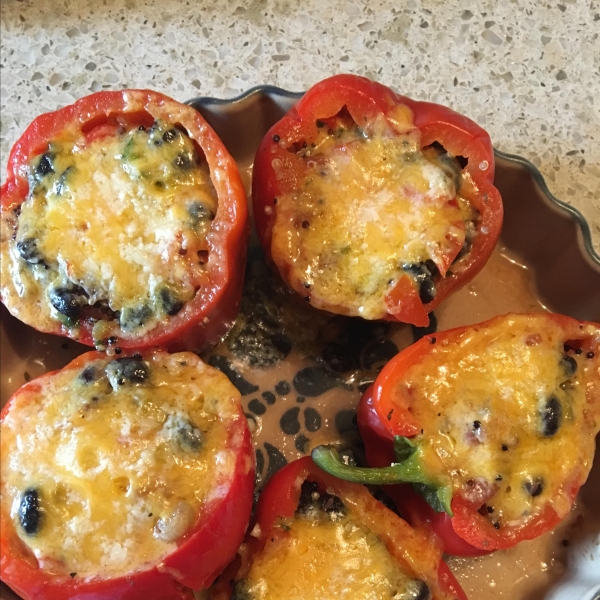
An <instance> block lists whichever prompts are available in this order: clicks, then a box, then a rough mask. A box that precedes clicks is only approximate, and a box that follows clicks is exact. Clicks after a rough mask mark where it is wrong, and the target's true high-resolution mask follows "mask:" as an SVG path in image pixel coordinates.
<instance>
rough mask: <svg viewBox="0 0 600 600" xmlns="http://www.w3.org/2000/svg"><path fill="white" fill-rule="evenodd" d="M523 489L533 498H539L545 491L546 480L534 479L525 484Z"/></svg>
mask: <svg viewBox="0 0 600 600" xmlns="http://www.w3.org/2000/svg"><path fill="white" fill-rule="evenodd" d="M523 489H524V490H525V491H526V492H527V493H528V494H529V495H530V496H532V497H533V498H535V497H536V496H539V495H540V494H541V493H542V492H543V491H544V480H543V479H542V478H541V477H534V478H533V479H529V480H528V481H526V482H525V483H524V484H523Z"/></svg>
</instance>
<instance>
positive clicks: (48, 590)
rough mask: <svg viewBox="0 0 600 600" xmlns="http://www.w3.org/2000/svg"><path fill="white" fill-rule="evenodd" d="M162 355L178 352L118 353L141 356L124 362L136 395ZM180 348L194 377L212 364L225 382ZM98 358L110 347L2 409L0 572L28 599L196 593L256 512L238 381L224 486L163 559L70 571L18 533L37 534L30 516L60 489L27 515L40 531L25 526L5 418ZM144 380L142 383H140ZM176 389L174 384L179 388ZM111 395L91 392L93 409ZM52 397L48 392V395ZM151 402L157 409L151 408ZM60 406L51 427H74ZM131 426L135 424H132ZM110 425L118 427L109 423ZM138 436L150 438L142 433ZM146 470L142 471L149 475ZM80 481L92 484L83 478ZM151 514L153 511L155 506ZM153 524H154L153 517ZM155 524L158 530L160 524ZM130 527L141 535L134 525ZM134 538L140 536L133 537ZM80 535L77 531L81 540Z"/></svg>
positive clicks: (229, 413)
mask: <svg viewBox="0 0 600 600" xmlns="http://www.w3.org/2000/svg"><path fill="white" fill-rule="evenodd" d="M162 356H173V355H165V354H164V353H162V352H160V351H146V352H144V353H143V354H133V355H132V354H129V355H126V354H125V353H124V354H122V355H120V356H119V357H115V358H118V359H119V360H121V359H122V358H124V357H125V358H126V361H127V358H133V359H134V360H135V361H137V362H135V363H127V362H126V363H125V366H124V367H123V368H124V371H123V372H124V373H125V374H124V377H126V378H130V381H133V382H134V384H129V383H125V384H124V385H133V388H132V389H133V392H132V393H133V396H132V397H136V398H138V400H139V398H140V396H135V394H138V393H140V392H139V390H140V388H139V387H138V386H137V383H136V382H138V383H139V382H141V381H142V380H143V378H144V377H150V376H151V375H148V373H151V370H152V368H153V362H152V361H153V360H154V359H157V360H159V361H160V360H161V357H162ZM175 356H177V360H178V361H184V362H185V363H186V364H187V365H188V366H197V368H198V370H197V371H195V372H196V373H197V374H196V375H194V376H195V377H196V380H195V381H198V380H200V381H201V380H202V378H203V377H205V378H206V375H205V373H206V371H205V370H204V369H208V370H209V371H210V373H211V377H212V379H211V381H213V382H214V381H215V379H214V377H215V376H216V377H217V381H220V383H219V385H225V378H224V376H222V375H221V374H220V373H217V372H214V370H213V369H212V368H211V367H206V366H205V365H203V363H202V362H201V361H200V359H198V357H197V356H196V355H194V354H192V353H180V354H178V355H175ZM98 360H101V361H104V362H106V363H108V361H109V360H110V359H107V357H106V354H103V353H99V352H88V353H86V354H83V355H81V356H79V357H78V358H76V359H75V360H73V361H72V362H71V363H69V364H68V365H67V366H66V367H64V368H63V369H61V370H60V371H54V372H51V373H47V374H45V375H43V376H41V377H38V378H37V379H34V380H32V381H30V382H29V383H27V384H25V385H24V386H23V387H22V388H20V390H18V391H17V392H16V393H15V394H14V395H13V396H12V397H11V399H10V400H9V401H8V403H7V404H6V406H5V407H4V409H3V410H2V413H1V414H0V427H1V429H2V435H3V437H2V464H3V470H2V479H1V482H0V486H1V487H0V490H1V497H2V498H3V500H2V504H1V507H0V524H1V534H0V579H1V580H2V581H3V582H5V583H6V584H7V585H8V586H9V587H11V588H12V589H13V590H14V591H15V592H16V593H17V594H19V595H20V596H21V597H22V598H23V599H24V600H84V599H85V600H101V599H106V598H110V599H111V600H139V599H140V598H144V599H146V600H193V598H194V596H193V594H192V592H191V589H190V588H192V589H204V588H207V587H208V586H210V585H211V584H212V582H213V581H214V580H215V578H216V577H217V576H218V575H219V574H220V573H221V572H222V570H223V568H224V567H225V566H226V565H227V564H228V563H229V562H230V561H231V559H232V557H233V556H234V555H235V552H236V551H237V549H238V548H239V545H240V543H241V542H242V540H243V537H244V532H245V531H246V528H247V525H248V520H249V518H250V511H251V507H252V500H253V494H254V476H255V472H254V451H253V449H252V442H251V436H250V432H249V429H248V424H247V421H246V418H245V416H244V413H243V410H242V407H241V405H240V403H239V400H238V401H237V408H236V404H235V403H236V397H237V398H238V399H239V394H236V392H235V390H234V389H233V387H232V386H231V397H227V398H226V399H225V402H230V403H231V404H228V408H227V410H226V411H221V413H222V417H221V419H222V422H223V424H224V427H225V429H224V433H225V435H226V438H225V440H224V445H223V447H222V451H220V456H219V457H215V463H216V464H226V463H224V462H223V461H229V467H230V468H231V472H230V473H228V474H227V475H224V476H222V475H220V474H219V475H215V481H214V482H213V485H217V484H218V485H219V486H220V489H219V492H218V493H213V492H212V491H211V492H210V494H208V495H206V496H205V499H204V501H203V504H202V505H201V509H200V513H199V516H197V517H196V519H197V521H196V523H195V524H193V525H191V527H190V528H189V529H188V531H187V532H186V531H185V530H184V532H183V533H181V534H179V533H178V534H177V536H179V537H177V539H176V540H175V541H173V542H170V543H172V544H174V545H175V548H174V549H173V550H172V551H170V553H168V554H167V555H166V556H164V557H163V558H162V559H161V560H160V562H158V564H152V563H151V562H150V564H148V563H146V564H143V563H142V567H141V568H138V569H133V570H132V571H131V572H127V573H126V574H124V575H119V576H114V577H111V576H105V574H104V573H103V568H102V566H100V565H99V566H98V572H97V575H92V576H85V577H84V576H77V573H71V574H65V572H64V570H65V567H64V566H60V569H58V568H54V567H53V561H54V562H57V563H58V562H59V560H60V555H57V557H54V558H53V557H51V558H50V559H48V560H44V561H42V560H41V559H40V560H39V561H38V559H37V558H36V556H35V555H34V553H33V551H32V549H31V548H30V547H29V546H28V545H27V544H26V540H27V535H24V534H23V532H21V535H19V533H18V531H17V528H22V529H23V530H24V531H25V533H26V534H30V533H32V534H34V535H35V534H36V533H37V531H36V530H35V529H36V528H38V527H39V525H37V524H36V522H33V521H31V519H33V518H35V519H36V520H37V522H41V523H42V524H43V523H44V519H45V518H46V517H45V516H44V515H45V514H46V513H47V511H48V509H49V508H51V507H50V506H49V505H48V502H52V501H53V500H51V498H54V496H53V495H52V494H53V492H51V491H48V490H46V491H43V492H42V493H41V494H40V496H39V498H42V499H43V498H45V499H46V500H43V501H42V500H40V501H39V502H40V504H39V506H36V507H35V513H36V514H34V515H33V517H29V516H28V518H29V519H30V523H31V522H33V524H34V531H29V530H28V529H26V527H27V526H28V523H27V522H24V521H23V520H22V517H21V515H22V505H23V500H22V499H21V501H20V504H19V510H18V511H17V513H15V511H14V502H12V501H11V499H10V497H9V496H11V495H12V496H14V490H12V491H11V490H9V489H8V488H7V487H6V486H7V483H6V481H7V480H6V478H7V477H8V473H9V470H10V467H9V466H8V465H9V461H10V455H11V452H12V446H9V445H8V444H9V442H8V441H7V439H8V438H7V435H5V434H7V432H8V429H7V428H11V427H12V426H11V425H7V424H6V422H7V420H8V419H11V418H14V415H15V413H18V411H19V406H20V407H21V410H23V409H26V408H27V406H28V405H29V404H30V402H32V401H34V400H33V399H35V398H36V397H37V396H39V394H40V392H41V390H42V389H44V388H45V386H47V385H49V384H51V383H52V381H53V380H54V378H55V377H57V376H59V375H63V374H67V375H69V374H70V373H73V377H74V378H75V377H77V378H79V379H78V381H81V380H82V378H84V377H86V375H85V373H86V366H87V367H88V369H87V370H88V371H91V369H93V367H91V366H90V363H92V362H93V361H98ZM96 364H97V363H96ZM102 364H104V363H102ZM121 364H122V363H121ZM159 364H160V363H159ZM132 365H133V366H132ZM140 365H141V370H140ZM144 365H147V369H148V371H145V369H146V367H144ZM167 368H169V369H172V368H173V367H172V363H169V365H168V367H167ZM186 368H187V367H186ZM92 372H93V371H92ZM96 372H97V371H96ZM107 373H108V371H107ZM144 373H146V375H145V374H144ZM109 377H110V376H109ZM160 377H162V375H161V376H160ZM205 380H206V379H205ZM123 381H124V380H121V381H119V385H121V384H123ZM226 384H227V385H229V382H226ZM89 385H95V386H96V387H98V386H99V385H100V384H97V383H95V382H94V381H92V382H91V383H89ZM139 385H143V384H142V383H140V384H139ZM159 385H162V386H164V383H159ZM178 385H179V384H178ZM194 385H197V384H194ZM86 389H87V388H86ZM175 389H176V388H173V390H175ZM53 393H56V392H53ZM82 393H83V392H82ZM91 393H92V394H96V393H98V392H97V391H94V390H92V391H91ZM173 393H174V392H173ZM86 398H87V400H88V401H89V397H88V396H85V398H84V396H81V398H80V397H79V396H78V400H81V403H82V405H83V404H85V401H86ZM107 398H109V397H106V396H100V397H99V398H93V397H92V398H91V400H92V401H95V402H96V404H95V406H94V407H93V408H92V410H102V406H103V402H105V401H107V402H108V401H109V400H108V399H107ZM215 398H217V396H215ZM46 400H49V399H48V398H46ZM92 404H94V402H92ZM229 406H231V408H229ZM88 408H89V407H88ZM149 410H155V409H152V408H150V409H149ZM161 410H162V409H161ZM211 410H212V409H211ZM142 412H143V408H140V413H142ZM221 413H220V414H221ZM57 414H58V418H59V419H62V420H61V422H60V423H51V425H52V426H53V427H56V428H58V429H60V428H61V427H67V428H68V427H69V426H71V427H73V425H74V423H73V422H70V421H73V419H71V418H70V417H68V416H65V415H66V413H65V412H64V411H63V412H61V410H60V409H59V410H58V412H57ZM81 414H82V415H85V414H86V413H85V408H82V409H81ZM177 414H178V413H177ZM76 416H77V417H78V416H79V415H78V414H77V415H76ZM154 416H155V413H151V412H148V413H147V414H146V415H145V416H143V415H142V414H140V417H139V423H138V425H139V426H141V427H142V428H143V426H144V425H143V422H144V419H146V423H147V422H148V420H149V419H150V417H154ZM82 418H83V417H82ZM165 418H166V417H165ZM75 425H76V424H75ZM104 426H105V427H107V428H110V423H107V424H104ZM177 427H181V425H179V424H178V425H177ZM133 429H134V428H133V427H132V431H133ZM120 431H121V436H127V435H128V434H126V433H123V432H122V430H120ZM178 431H181V430H178ZM192 431H193V430H192ZM110 433H112V432H110V431H109V434H110ZM187 433H189V432H184V435H187ZM142 435H143V434H142ZM199 435H200V436H203V435H204V433H202V432H201V433H200V434H199ZM127 439H128V438H127V437H126V441H123V442H122V441H121V439H120V438H119V439H118V441H117V442H115V443H119V444H120V443H124V444H129V443H130V441H127ZM178 439H179V438H178ZM190 439H191V442H190V443H193V442H194V440H193V439H192V438H191V437H189V436H188V437H186V438H185V439H184V442H185V441H186V440H188V441H189V440H190ZM200 439H203V438H200ZM131 443H132V444H133V446H135V444H137V443H138V442H137V441H136V440H133V441H132V442H131ZM140 443H142V444H146V442H145V441H144V440H143V439H142V440H141V442H140ZM200 443H203V442H200ZM201 447H202V446H200V448H201ZM218 447H220V446H218ZM193 450H197V447H195V448H193ZM225 451H227V454H225ZM152 452H154V450H152ZM182 452H183V451H182ZM153 456H154V455H153ZM63 459H64V456H63ZM57 460H58V459H57ZM144 460H146V459H144ZM163 460H165V459H163ZM176 460H178V461H179V460H192V461H193V460H195V458H194V457H192V458H190V459H187V458H185V455H184V458H183V459H182V458H181V457H176ZM76 468H77V467H76V466H74V467H73V469H72V470H73V471H76ZM66 470H68V469H66ZM225 473H227V471H225ZM142 475H143V473H142ZM142 475H140V477H141V478H142V479H143V477H142ZM150 475H151V473H150ZM148 477H150V476H148ZM59 479H60V478H59ZM159 479H160V476H159ZM217 479H218V481H217ZM65 481H70V480H65ZM140 481H141V479H140ZM148 481H149V485H150V486H152V485H153V484H152V480H151V479H150V478H148ZM57 483H60V481H57ZM157 483H158V489H159V490H160V486H161V481H157ZM69 485H70V484H69ZM81 485H87V484H86V483H82V484H81ZM144 485H145V484H144ZM162 485H166V484H162ZM109 487H110V486H109ZM75 489H77V483H76V484H75ZM102 492H106V493H107V494H109V493H111V492H110V490H109V489H104V488H103V490H102ZM132 493H135V494H137V495H138V496H139V497H140V498H143V497H146V496H145V495H146V494H147V492H145V491H144V490H143V489H142V490H140V489H137V488H136V489H134V491H133V492H132ZM151 493H152V492H151ZM175 493H177V492H175ZM167 497H168V490H167V492H166V495H165V498H167ZM36 498H37V496H36ZM36 502H37V500H36ZM11 503H12V506H11ZM44 503H45V504H44ZM38 512H39V513H41V517H39V519H38V517H37V513H38ZM15 514H18V515H19V517H18V521H17V522H16V521H15V519H17V517H15ZM61 514H62V513H61ZM65 514H66V513H65ZM148 516H149V517H152V515H151V514H150V515H148ZM149 522H150V521H149ZM150 523H151V522H150ZM74 526H75V527H76V526H77V525H76V524H75V525H74ZM149 526H150V527H152V523H151V524H150V525H149ZM154 527H155V531H156V526H154ZM42 531H43V530H42ZM75 535H76V534H75ZM95 535H100V534H95ZM132 535H135V531H134V534H132ZM32 539H35V538H32ZM133 539H136V538H135V537H134V538H133ZM24 540H25V541H24ZM97 541H98V544H100V543H101V542H102V543H106V540H101V539H98V540H97ZM77 543H78V542H77V538H76V539H75V544H77ZM137 543H138V542H136V544H137ZM134 548H138V546H137V545H136V546H134ZM82 552H83V550H82Z"/></svg>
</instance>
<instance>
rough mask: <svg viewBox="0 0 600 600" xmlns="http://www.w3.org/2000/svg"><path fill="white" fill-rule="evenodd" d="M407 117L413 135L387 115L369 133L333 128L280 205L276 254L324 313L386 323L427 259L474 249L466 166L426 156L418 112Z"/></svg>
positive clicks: (309, 152)
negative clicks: (411, 270)
mask: <svg viewBox="0 0 600 600" xmlns="http://www.w3.org/2000/svg"><path fill="white" fill-rule="evenodd" d="M403 117H404V119H405V120H406V122H404V123H403V124H402V127H403V128H404V131H405V132H404V133H398V132H397V131H394V130H393V129H392V128H391V127H390V126H389V125H388V124H387V122H386V121H385V120H384V119H383V118H381V119H379V120H375V122H374V123H372V124H370V126H369V133H366V132H365V131H363V130H361V129H359V128H358V127H356V126H349V125H348V124H347V123H343V122H340V123H339V124H337V125H336V126H332V127H329V129H327V128H326V127H324V128H323V129H322V130H321V134H320V136H319V138H318V139H317V140H316V143H315V145H314V147H309V148H307V149H303V150H301V152H300V153H301V156H302V157H303V159H304V161H305V163H306V165H307V176H306V179H305V180H304V181H303V183H302V186H301V188H300V189H298V190H296V191H294V192H293V193H290V194H286V195H283V196H282V197H280V198H278V199H277V212H276V220H275V224H274V227H273V238H272V245H271V251H272V255H273V257H274V259H275V261H276V262H278V260H279V263H278V266H279V267H280V268H285V267H283V265H284V263H285V266H286V267H289V268H291V277H292V278H294V279H297V280H298V281H301V282H303V284H304V286H305V288H306V290H307V292H306V293H307V294H309V295H310V297H311V303H312V304H313V305H314V306H317V307H318V308H329V307H332V306H337V307H340V306H343V307H345V310H344V311H342V312H346V313H347V314H352V315H357V316H361V317H364V318H367V319H379V318H382V317H384V316H385V315H386V313H387V308H386V305H385V296H386V294H387V293H388V292H389V291H390V290H391V289H392V288H393V287H394V286H395V284H396V283H397V282H398V280H399V279H400V277H401V276H402V275H403V274H404V273H405V272H406V268H408V267H410V266H412V265H419V264H420V263H424V262H425V261H428V260H432V261H433V262H434V263H435V264H436V265H437V266H438V267H440V266H441V265H442V262H443V256H444V255H445V254H447V253H449V252H451V250H452V247H453V246H456V245H458V247H459V248H460V246H462V245H463V243H464V242H465V235H466V234H465V222H470V224H469V226H468V228H469V231H468V235H471V234H472V232H473V231H474V228H475V225H474V222H475V219H476V218H477V213H476V211H475V210H474V209H473V208H472V207H471V206H470V204H469V203H468V202H467V201H466V200H464V199H462V198H461V196H460V194H459V193H458V190H457V184H458V185H460V181H461V179H460V169H461V168H460V165H459V164H458V162H457V161H456V160H455V159H453V158H452V157H448V155H445V154H442V155H439V154H438V152H437V151H435V150H434V149H430V150H427V151H422V150H421V147H420V134H419V132H418V130H411V125H412V121H411V119H412V117H411V115H404V116H403ZM440 156H442V158H443V159H444V160H446V162H445V163H444V162H443V160H441V159H440ZM277 160H278V159H275V161H277ZM275 161H274V162H275ZM274 167H275V173H276V175H277V173H278V165H277V164H274ZM278 257H285V260H284V259H282V258H279V259H278ZM336 312H337V311H336Z"/></svg>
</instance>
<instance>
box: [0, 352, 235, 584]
mask: <svg viewBox="0 0 600 600" xmlns="http://www.w3.org/2000/svg"><path fill="white" fill-rule="evenodd" d="M127 361H129V362H127ZM132 361H133V362H132ZM238 403H239V393H238V392H237V390H235V388H234V387H233V386H232V385H231V384H230V383H229V381H228V380H227V378H226V377H225V376H224V375H223V374H221V373H220V372H219V371H217V370H215V369H212V368H211V367H207V366H206V365H204V364H203V363H202V362H201V361H200V359H198V358H197V357H196V356H195V355H194V354H190V353H181V354H173V355H167V354H162V353H156V354H153V355H151V356H150V357H149V358H148V359H141V358H140V359H137V358H126V359H119V360H118V361H110V359H98V360H95V361H94V362H93V363H91V364H88V365H87V366H86V367H85V368H83V367H82V368H80V369H77V370H69V371H63V372H60V373H58V374H56V375H54V376H52V377H51V378H47V379H45V380H44V383H43V384H41V387H40V389H38V390H36V389H35V388H33V389H30V390H29V391H25V392H22V393H21V394H20V395H18V396H17V398H16V400H15V402H14V404H13V405H12V408H11V410H10V411H9V413H8V414H7V416H6V418H5V420H4V422H3V423H2V438H1V444H2V446H1V448H2V455H1V467H2V469H1V475H2V479H1V481H2V510H3V512H4V514H10V516H11V519H12V522H13V525H14V528H15V531H16V532H17V534H18V535H19V537H20V538H21V539H22V540H23V542H24V543H25V544H26V546H27V547H28V548H29V549H30V550H31V552H32V553H33V554H34V555H35V557H36V558H37V559H38V561H39V562H40V565H41V567H42V568H45V567H48V568H51V569H52V570H54V571H56V570H58V571H59V572H64V573H67V574H68V573H77V574H78V576H79V577H87V576H94V575H96V576H102V577H110V576H112V577H116V576H119V575H124V574H126V573H130V572H135V571H137V570H141V569H143V568H148V567H149V565H151V564H154V563H156V562H158V561H160V559H161V558H162V557H164V556H166V555H167V554H169V553H170V552H172V551H173V550H174V548H175V547H176V546H177V544H178V542H179V541H180V540H181V538H182V537H183V536H184V535H185V534H186V533H188V532H189V531H190V529H191V528H193V526H194V524H195V523H196V522H197V520H198V519H199V518H202V517H201V515H202V511H203V507H206V506H207V505H208V504H209V503H210V502H213V501H218V499H219V498H221V496H222V495H223V493H224V492H223V491H224V490H226V489H227V488H228V486H229V484H230V481H231V478H232V476H233V470H234V468H235V462H236V456H235V451H234V450H233V449H231V448H230V447H229V444H228V432H227V428H228V427H229V426H230V425H231V423H232V422H233V420H234V419H237V418H238V407H239V404H238Z"/></svg>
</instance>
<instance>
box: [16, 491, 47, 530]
mask: <svg viewBox="0 0 600 600" xmlns="http://www.w3.org/2000/svg"><path fill="white" fill-rule="evenodd" d="M42 518H43V509H42V507H41V506H40V496H39V493H38V491H37V490H36V489H34V488H29V489H28V490H25V491H24V492H23V495H22V496H21V502H20V503H19V523H21V527H22V528H23V530H24V531H25V533H26V534H27V535H33V534H34V533H37V532H38V530H39V528H40V525H41V522H42Z"/></svg>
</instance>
